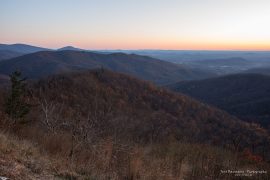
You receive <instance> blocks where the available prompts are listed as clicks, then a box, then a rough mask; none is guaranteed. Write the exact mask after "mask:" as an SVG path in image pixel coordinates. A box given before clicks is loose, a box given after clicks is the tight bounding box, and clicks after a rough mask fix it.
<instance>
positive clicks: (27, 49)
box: [0, 44, 51, 54]
mask: <svg viewBox="0 0 270 180" xmlns="http://www.w3.org/2000/svg"><path fill="white" fill-rule="evenodd" d="M0 50H9V51H14V52H18V53H22V54H28V53H35V52H38V51H49V50H51V49H48V48H42V47H37V46H31V45H27V44H0Z"/></svg>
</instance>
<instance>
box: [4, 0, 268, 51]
mask: <svg viewBox="0 0 270 180" xmlns="http://www.w3.org/2000/svg"><path fill="white" fill-rule="evenodd" d="M269 9H270V1H269V0H256V1H254V0H166V1H165V0H88V1H87V0H46V1H43V0H25V1H23V0H0V23H1V28H0V43H8V44H10V43H28V44H33V45H39V46H45V47H49V48H58V47H62V46H66V45H73V46H77V47H80V48H87V49H184V50H185V49H191V50H196V49H199V50H270V23H269V22H270V10H269Z"/></svg>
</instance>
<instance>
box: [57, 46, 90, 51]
mask: <svg viewBox="0 0 270 180" xmlns="http://www.w3.org/2000/svg"><path fill="white" fill-rule="evenodd" d="M67 50H69V51H88V50H85V49H80V48H76V47H73V46H65V47H62V48H59V49H57V51H67Z"/></svg>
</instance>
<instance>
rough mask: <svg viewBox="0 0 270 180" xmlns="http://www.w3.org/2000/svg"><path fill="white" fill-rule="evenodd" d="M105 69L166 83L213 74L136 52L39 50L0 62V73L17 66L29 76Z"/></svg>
mask: <svg viewBox="0 0 270 180" xmlns="http://www.w3.org/2000/svg"><path fill="white" fill-rule="evenodd" d="M101 67H103V68H105V69H110V70H113V71H116V72H122V73H126V74H130V75H133V76H136V77H138V78H141V79H144V80H149V81H152V82H155V83H157V84H162V85H164V84H168V83H172V82H177V81H180V80H192V79H202V78H207V77H210V76H214V74H212V73H209V72H205V71H201V70H197V69H192V68H188V67H185V66H181V65H176V64H172V63H169V62H165V61H161V60H158V59H154V58H150V57H147V56H139V55H135V54H130V55H127V54H123V53H113V54H99V53H94V52H83V51H42V52H37V53H33V54H27V55H24V56H20V57H17V58H13V59H9V60H6V61H2V62H0V74H6V75H7V74H10V73H11V72H13V71H14V70H16V69H18V70H20V71H22V73H23V74H24V75H25V76H27V77H29V78H39V77H44V76H47V75H51V74H57V73H61V72H68V71H78V70H85V69H95V68H101Z"/></svg>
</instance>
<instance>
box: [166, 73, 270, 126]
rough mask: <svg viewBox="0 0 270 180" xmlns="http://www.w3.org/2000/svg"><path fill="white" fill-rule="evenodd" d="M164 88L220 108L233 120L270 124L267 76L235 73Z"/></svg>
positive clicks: (269, 78)
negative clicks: (237, 118) (234, 118)
mask: <svg viewBox="0 0 270 180" xmlns="http://www.w3.org/2000/svg"><path fill="white" fill-rule="evenodd" d="M168 88H170V89H172V90H174V91H177V92H181V93H184V94H186V95H189V96H191V97H194V98H196V99H198V100H200V101H202V102H205V103H208V104H211V105H214V106H216V107H218V108H221V109H224V110H226V111H227V112H229V113H230V114H233V115H236V116H237V117H239V118H241V119H243V120H246V121H250V122H256V123H259V124H261V125H262V126H264V127H268V126H269V125H270V121H269V118H270V76H266V75H259V74H236V75H228V76H223V77H218V78H211V79H206V80H199V81H188V82H179V83H176V84H172V85H169V86H168Z"/></svg>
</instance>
